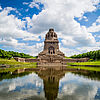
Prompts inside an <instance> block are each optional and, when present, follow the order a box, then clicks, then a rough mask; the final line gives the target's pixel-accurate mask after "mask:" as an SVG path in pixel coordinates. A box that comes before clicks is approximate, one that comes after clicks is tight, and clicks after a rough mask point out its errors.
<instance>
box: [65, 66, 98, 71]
mask: <svg viewBox="0 0 100 100" xmlns="http://www.w3.org/2000/svg"><path fill="white" fill-rule="evenodd" d="M67 68H78V69H84V70H91V71H100V67H85V66H67Z"/></svg>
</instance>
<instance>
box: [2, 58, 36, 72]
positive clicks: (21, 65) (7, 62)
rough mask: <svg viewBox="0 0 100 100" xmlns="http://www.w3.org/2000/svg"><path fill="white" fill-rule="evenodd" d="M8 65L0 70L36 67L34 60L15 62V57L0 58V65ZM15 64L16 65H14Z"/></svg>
mask: <svg viewBox="0 0 100 100" xmlns="http://www.w3.org/2000/svg"><path fill="white" fill-rule="evenodd" d="M2 64H4V65H10V68H3V69H0V72H8V71H10V72H13V71H15V70H16V69H23V68H36V65H37V63H36V62H32V63H30V62H17V61H16V60H15V59H11V60H8V59H1V58H0V65H2ZM16 66H17V67H16Z"/></svg>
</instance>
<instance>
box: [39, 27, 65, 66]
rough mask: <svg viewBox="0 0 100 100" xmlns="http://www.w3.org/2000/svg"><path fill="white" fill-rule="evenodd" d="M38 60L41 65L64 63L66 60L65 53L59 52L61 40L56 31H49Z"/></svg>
mask: <svg viewBox="0 0 100 100" xmlns="http://www.w3.org/2000/svg"><path fill="white" fill-rule="evenodd" d="M38 59H39V61H40V63H56V64H57V63H62V61H63V59H65V55H64V53H63V52H61V51H60V50H59V40H58V38H57V34H56V33H55V32H54V29H49V32H48V33H47V34H46V35H45V41H44V49H43V51H42V52H40V53H39V55H38Z"/></svg>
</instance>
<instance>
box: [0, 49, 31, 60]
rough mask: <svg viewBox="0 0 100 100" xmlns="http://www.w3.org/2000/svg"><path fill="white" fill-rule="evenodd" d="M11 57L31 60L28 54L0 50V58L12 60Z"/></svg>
mask: <svg viewBox="0 0 100 100" xmlns="http://www.w3.org/2000/svg"><path fill="white" fill-rule="evenodd" d="M12 57H21V58H33V56H30V55H29V54H24V53H18V52H14V51H5V50H1V49H0V58H8V59H10V58H12Z"/></svg>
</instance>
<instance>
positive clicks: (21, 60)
mask: <svg viewBox="0 0 100 100" xmlns="http://www.w3.org/2000/svg"><path fill="white" fill-rule="evenodd" d="M14 59H15V60H16V61H18V62H38V59H30V58H20V57H14Z"/></svg>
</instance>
